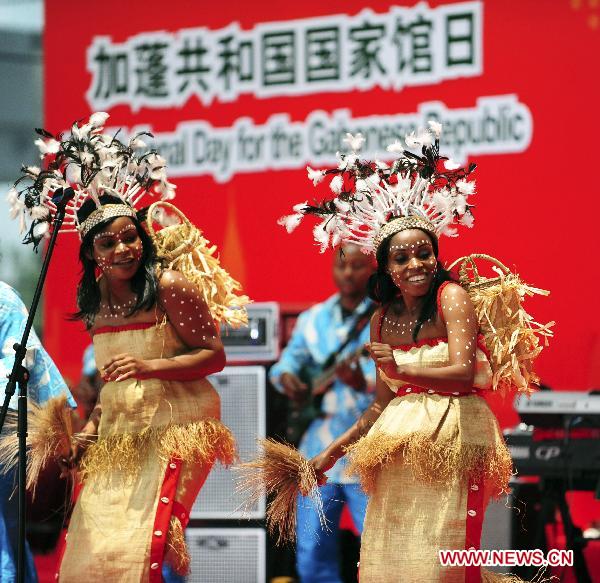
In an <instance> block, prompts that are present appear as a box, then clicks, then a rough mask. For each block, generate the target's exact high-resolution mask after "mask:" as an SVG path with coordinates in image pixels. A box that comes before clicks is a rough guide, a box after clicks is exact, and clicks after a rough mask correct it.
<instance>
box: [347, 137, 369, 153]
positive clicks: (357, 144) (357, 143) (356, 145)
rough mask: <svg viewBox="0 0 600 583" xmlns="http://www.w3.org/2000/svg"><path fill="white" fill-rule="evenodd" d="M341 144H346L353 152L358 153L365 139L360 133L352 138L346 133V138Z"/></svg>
mask: <svg viewBox="0 0 600 583" xmlns="http://www.w3.org/2000/svg"><path fill="white" fill-rule="evenodd" d="M342 142H343V143H344V144H347V145H348V147H349V148H350V149H351V150H352V151H353V152H358V151H359V150H360V149H361V148H362V147H363V144H364V143H365V138H364V136H363V135H362V134H361V133H358V134H356V135H355V136H353V135H352V134H350V133H347V134H346V137H345V138H344V139H343V140H342Z"/></svg>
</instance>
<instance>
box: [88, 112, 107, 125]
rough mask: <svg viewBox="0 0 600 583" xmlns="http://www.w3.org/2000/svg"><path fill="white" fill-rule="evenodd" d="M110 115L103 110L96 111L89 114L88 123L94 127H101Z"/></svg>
mask: <svg viewBox="0 0 600 583" xmlns="http://www.w3.org/2000/svg"><path fill="white" fill-rule="evenodd" d="M109 117H110V116H109V115H108V113H106V112H105V111H97V112H96V113H92V115H90V125H91V126H92V127H94V128H100V127H103V126H104V124H105V123H106V120H107V119H108V118H109Z"/></svg>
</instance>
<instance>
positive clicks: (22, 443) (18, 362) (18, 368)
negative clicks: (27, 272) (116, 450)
mask: <svg viewBox="0 0 600 583" xmlns="http://www.w3.org/2000/svg"><path fill="white" fill-rule="evenodd" d="M73 196H74V192H73V189H72V188H66V189H62V188H59V189H58V190H56V192H55V193H54V196H53V197H52V202H53V203H54V204H55V205H56V213H55V214H54V220H53V223H52V235H51V237H50V242H49V243H48V248H47V249H46V255H45V257H44V262H43V264H42V270H41V272H40V276H39V278H38V282H37V286H36V288H35V293H34V294H33V301H32V302H31V307H30V309H29V316H28V318H27V322H26V324H25V330H24V331H23V336H22V337H21V341H20V342H18V343H16V344H14V345H13V348H14V350H15V362H14V364H13V367H12V371H11V373H10V375H9V377H8V383H7V384H6V390H5V397H4V403H3V404H2V409H1V410H0V431H2V428H3V427H4V420H5V418H6V413H7V412H8V406H9V403H10V400H11V398H12V397H13V395H14V394H15V389H16V387H17V385H18V387H19V396H18V402H17V403H18V404H17V436H18V439H19V455H18V460H19V462H18V468H19V470H18V475H19V482H18V492H19V511H18V525H19V538H18V546H17V548H18V552H17V583H25V533H26V520H27V519H26V505H27V499H26V486H25V484H26V481H27V381H28V380H29V371H28V370H27V369H26V368H25V367H24V366H23V361H24V360H25V355H26V354H27V341H28V339H29V333H30V332H31V327H32V326H33V319H34V317H35V313H36V311H37V308H38V304H39V302H40V297H41V295H42V288H43V287H44V281H45V279H46V273H47V272H48V266H49V265H50V259H51V258H52V252H53V251H54V246H55V244H56V237H57V236H58V232H59V230H60V227H61V225H62V223H63V221H64V219H65V214H66V209H67V203H68V202H69V200H71V199H72V198H73Z"/></svg>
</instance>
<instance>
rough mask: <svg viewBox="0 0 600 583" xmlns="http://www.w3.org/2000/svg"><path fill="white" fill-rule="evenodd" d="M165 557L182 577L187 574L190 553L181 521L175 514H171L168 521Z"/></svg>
mask: <svg viewBox="0 0 600 583" xmlns="http://www.w3.org/2000/svg"><path fill="white" fill-rule="evenodd" d="M165 559H166V562H167V563H169V565H171V567H172V568H173V570H174V571H175V572H176V573H177V574H178V575H181V576H182V577H185V576H186V575H189V572H190V554H189V553H188V549H187V544H186V542H185V532H184V530H183V526H182V525H181V522H179V519H178V518H177V517H175V516H171V521H170V522H169V532H168V533H167V552H166V556H165Z"/></svg>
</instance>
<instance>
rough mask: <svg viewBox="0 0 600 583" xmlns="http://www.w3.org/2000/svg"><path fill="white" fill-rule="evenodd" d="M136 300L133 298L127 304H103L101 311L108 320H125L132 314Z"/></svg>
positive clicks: (108, 302) (101, 304)
mask: <svg viewBox="0 0 600 583" xmlns="http://www.w3.org/2000/svg"><path fill="white" fill-rule="evenodd" d="M135 300H136V298H135V297H133V298H131V299H130V300H129V301H127V302H123V303H121V304H113V303H111V302H110V300H109V301H107V302H101V303H100V309H101V310H103V311H104V312H105V313H104V314H103V315H104V316H105V317H107V318H125V317H126V316H128V315H129V312H131V306H133V305H134V304H135Z"/></svg>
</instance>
